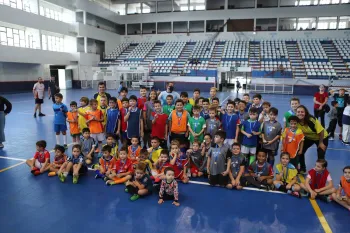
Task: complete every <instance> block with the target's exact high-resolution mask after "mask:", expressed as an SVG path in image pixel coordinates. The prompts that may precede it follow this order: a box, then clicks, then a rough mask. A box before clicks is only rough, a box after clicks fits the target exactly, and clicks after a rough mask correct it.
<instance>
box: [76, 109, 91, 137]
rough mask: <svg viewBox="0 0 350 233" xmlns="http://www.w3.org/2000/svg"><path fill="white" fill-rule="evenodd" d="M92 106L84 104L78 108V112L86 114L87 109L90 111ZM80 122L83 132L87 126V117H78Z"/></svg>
mask: <svg viewBox="0 0 350 233" xmlns="http://www.w3.org/2000/svg"><path fill="white" fill-rule="evenodd" d="M90 109H91V108H90V106H88V105H86V106H82V107H80V108H78V112H79V113H80V114H81V115H83V116H84V115H85V114H86V112H87V111H90ZM78 123H79V130H80V132H81V133H82V131H83V129H84V128H87V124H86V118H85V117H79V118H78Z"/></svg>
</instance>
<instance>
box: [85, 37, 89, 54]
mask: <svg viewBox="0 0 350 233" xmlns="http://www.w3.org/2000/svg"><path fill="white" fill-rule="evenodd" d="M87 52H88V43H87V37H84V53H87Z"/></svg>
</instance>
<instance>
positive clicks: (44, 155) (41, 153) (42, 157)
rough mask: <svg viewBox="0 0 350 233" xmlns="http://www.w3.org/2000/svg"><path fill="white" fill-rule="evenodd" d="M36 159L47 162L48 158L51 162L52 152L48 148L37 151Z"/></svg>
mask: <svg viewBox="0 0 350 233" xmlns="http://www.w3.org/2000/svg"><path fill="white" fill-rule="evenodd" d="M34 159H36V160H38V162H39V163H45V160H46V159H49V162H50V153H49V152H48V151H47V150H44V151H37V152H35V154H34Z"/></svg>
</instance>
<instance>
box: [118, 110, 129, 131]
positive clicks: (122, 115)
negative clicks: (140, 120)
mask: <svg viewBox="0 0 350 233" xmlns="http://www.w3.org/2000/svg"><path fill="white" fill-rule="evenodd" d="M127 113H128V109H126V108H120V128H121V130H122V132H125V131H126V129H127V127H128V123H127V122H125V121H124V118H125V116H126V114H127Z"/></svg>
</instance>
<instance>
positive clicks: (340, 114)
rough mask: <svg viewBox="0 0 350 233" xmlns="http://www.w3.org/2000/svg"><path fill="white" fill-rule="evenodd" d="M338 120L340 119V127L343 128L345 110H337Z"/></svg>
mask: <svg viewBox="0 0 350 233" xmlns="http://www.w3.org/2000/svg"><path fill="white" fill-rule="evenodd" d="M337 110H338V111H337V119H338V126H339V127H343V112H344V108H338V109H337Z"/></svg>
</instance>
